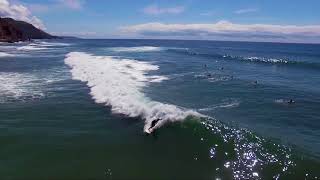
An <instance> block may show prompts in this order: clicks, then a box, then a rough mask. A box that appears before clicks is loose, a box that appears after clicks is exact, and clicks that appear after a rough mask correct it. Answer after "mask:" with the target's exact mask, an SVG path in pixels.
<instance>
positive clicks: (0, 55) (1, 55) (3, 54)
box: [0, 52, 14, 58]
mask: <svg viewBox="0 0 320 180" xmlns="http://www.w3.org/2000/svg"><path fill="white" fill-rule="evenodd" d="M13 56H14V55H13V54H8V53H5V52H0V58H1V57H13Z"/></svg>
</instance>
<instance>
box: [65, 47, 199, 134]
mask: <svg viewBox="0 0 320 180" xmlns="http://www.w3.org/2000/svg"><path fill="white" fill-rule="evenodd" d="M65 63H66V64H67V65H68V66H70V67H71V74H72V77H73V79H75V80H80V81H83V82H86V83H87V85H88V86H89V87H90V94H91V96H92V97H93V99H94V100H95V101H96V102H97V103H102V104H105V105H107V106H111V110H112V112H113V113H119V114H124V115H127V116H129V117H142V118H143V119H145V127H144V130H145V131H146V130H148V129H149V128H150V126H151V122H152V121H153V120H155V119H161V121H159V122H158V123H157V124H156V126H155V127H154V128H159V127H160V126H162V125H163V124H165V123H166V122H171V121H179V120H183V119H185V118H187V117H188V116H200V114H199V113H197V112H195V111H192V110H186V109H184V108H181V107H177V106H175V105H171V104H165V103H161V102H157V101H153V100H151V99H149V98H148V97H146V96H145V95H144V94H143V92H142V90H143V88H144V87H146V86H148V84H149V83H155V82H161V81H163V80H166V79H167V78H166V77H165V76H151V75H148V74H147V73H148V72H149V71H154V70H157V69H159V67H158V66H156V65H153V64H150V63H147V62H141V61H137V60H132V59H118V58H114V57H111V56H94V55H91V54H87V53H83V52H71V53H69V54H67V55H66V58H65Z"/></svg>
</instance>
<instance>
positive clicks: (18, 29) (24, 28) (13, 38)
mask: <svg viewBox="0 0 320 180" xmlns="http://www.w3.org/2000/svg"><path fill="white" fill-rule="evenodd" d="M52 38H57V37H56V36H52V35H50V34H48V33H46V32H44V31H42V30H40V29H38V28H36V27H34V26H33V25H32V24H29V23H26V22H24V21H16V20H14V19H11V18H1V17H0V41H2V42H17V41H26V40H30V39H52Z"/></svg>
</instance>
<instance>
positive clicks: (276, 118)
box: [0, 39, 320, 180]
mask: <svg viewBox="0 0 320 180" xmlns="http://www.w3.org/2000/svg"><path fill="white" fill-rule="evenodd" d="M0 81H1V83H0V147H1V148H0V179H2V180H7V179H8V180H9V179H10V180H11V179H33V180H36V179H139V180H142V179H197V180H198V179H216V180H218V179H289V180H291V179H318V178H320V45H317V44H283V43H254V42H218V41H183V40H93V39H92V40H89V39H69V40H68V39H60V40H37V41H34V42H31V43H27V42H21V43H17V44H6V43H2V44H0ZM155 120H156V121H157V123H155V126H154V127H153V128H152V130H153V133H152V134H150V135H147V134H146V133H145V132H146V131H148V130H149V128H150V127H151V126H152V124H153V122H155Z"/></svg>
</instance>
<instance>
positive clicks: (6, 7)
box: [0, 0, 46, 30]
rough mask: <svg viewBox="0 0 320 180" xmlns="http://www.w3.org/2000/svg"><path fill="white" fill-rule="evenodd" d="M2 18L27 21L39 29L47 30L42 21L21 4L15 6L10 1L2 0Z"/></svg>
mask: <svg viewBox="0 0 320 180" xmlns="http://www.w3.org/2000/svg"><path fill="white" fill-rule="evenodd" d="M0 16H1V17H10V18H13V19H16V20H21V21H26V22H28V23H31V24H33V25H34V26H35V27H37V28H40V29H43V30H45V29H46V28H45V26H44V24H43V23H42V21H41V20H40V19H39V18H37V17H36V16H33V15H32V13H31V12H30V10H29V9H28V8H27V7H25V6H23V5H21V4H13V3H11V2H9V1H8V0H0Z"/></svg>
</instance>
